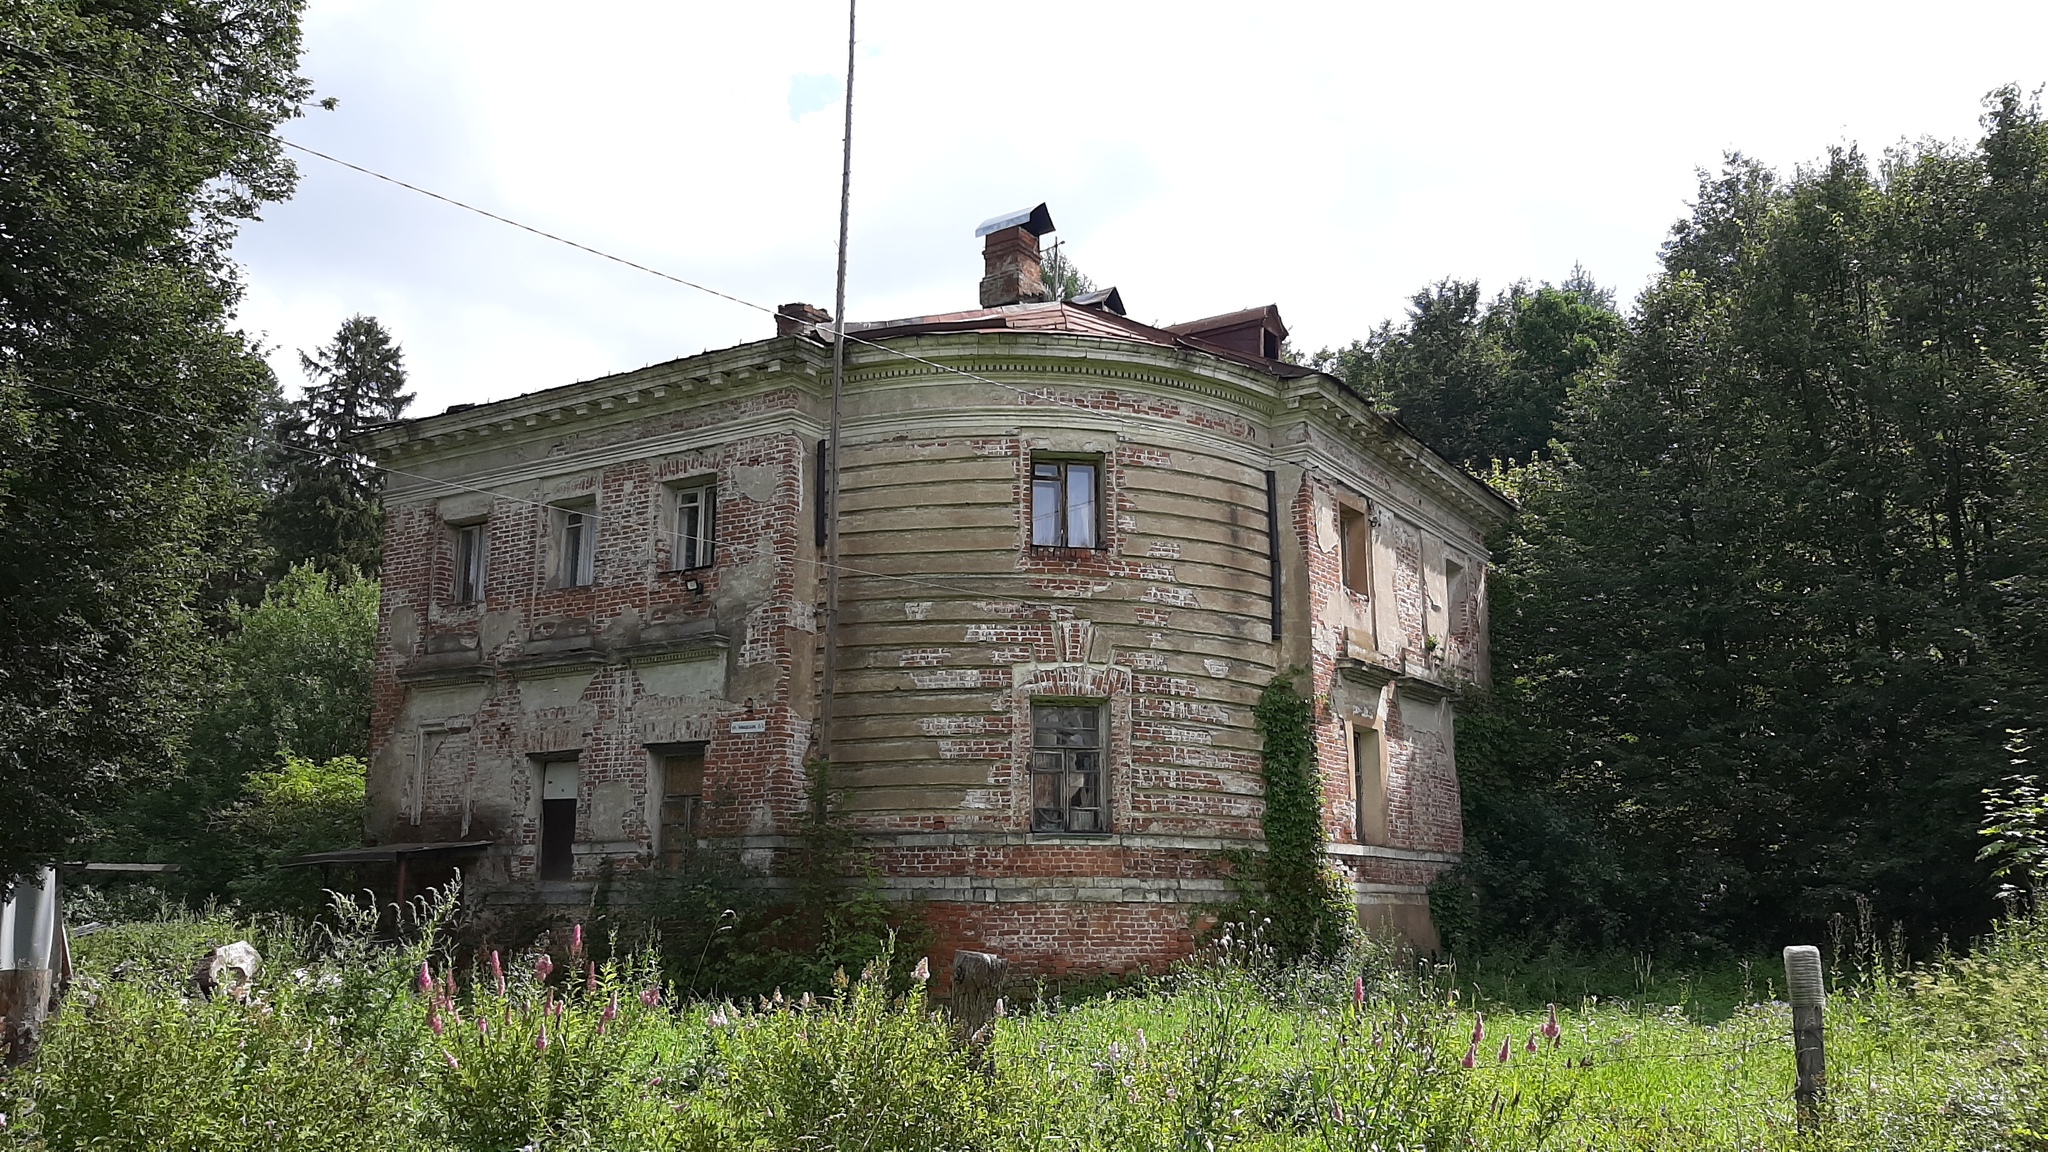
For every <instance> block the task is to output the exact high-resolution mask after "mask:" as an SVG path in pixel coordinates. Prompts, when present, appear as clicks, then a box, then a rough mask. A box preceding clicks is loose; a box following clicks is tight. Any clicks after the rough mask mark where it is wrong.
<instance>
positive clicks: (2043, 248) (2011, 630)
mask: <svg viewBox="0 0 2048 1152" xmlns="http://www.w3.org/2000/svg"><path fill="white" fill-rule="evenodd" d="M1983 126H1984V135H1983V138H1982V140H1981V141H1980V142H1978V143H1977V144H1976V145H1975V146H1962V145H1952V144H1944V143H1934V142H1928V143H1923V144H1919V145H1915V146H1911V147H1901V148H1898V149H1895V150H1894V151H1892V152H1889V153H1887V154H1886V155H1885V156H1884V157H1882V158H1881V159H1880V160H1878V161H1876V162H1872V161H1871V160H1870V159H1869V158H1867V157H1865V156H1863V155H1861V154H1859V153H1858V152H1856V151H1853V150H1848V149H1840V150H1836V151H1833V152H1831V153H1829V154H1828V155H1827V156H1826V157H1825V158H1824V159H1823V160H1821V161H1819V162H1817V163H1815V164H1813V165H1812V166H1810V167H1806V168H1802V169H1800V170H1799V171H1797V172H1796V173H1794V174H1793V175H1792V176H1790V177H1789V178H1788V177H1784V176H1782V175H1780V174H1776V173H1773V172H1771V171H1768V170H1766V169H1765V168H1763V167H1762V166H1760V165H1758V164H1756V163H1754V162H1752V161H1749V160H1745V159H1743V158H1742V157H1740V156H1734V157H1730V158H1729V159H1728V160H1727V162H1726V164H1725V166H1724V167H1723V168H1722V169H1721V171H1719V172H1717V173H1714V174H1711V175H1708V176H1704V177H1703V179H1702V181H1701V184H1700V189H1699V196H1698V200H1697V203H1696V204H1695V205H1694V207H1693V210H1692V213H1691V215H1690V216H1689V217H1687V218H1685V219H1683V220H1680V221H1679V222H1678V223H1677V224H1676V226H1675V227H1674V228H1673V229H1672V232H1671V236H1670V239H1669V241H1668V242H1667V243H1666V244H1665V246H1664V250H1663V253H1662V270H1661V272H1660V274H1659V275H1658V276H1657V277H1656V278H1655V280H1654V282H1653V283H1652V284H1651V285H1650V286H1649V287H1648V288H1647V289H1646V290H1644V292H1643V293H1642V294H1641V296H1640V297H1639V298H1638V299H1637V300H1636V301H1635V302H1634V304H1633V305H1632V306H1631V307H1630V308H1629V310H1628V311H1627V313H1626V314H1625V315H1624V314H1619V313H1617V312H1616V311H1615V310H1614V309H1613V307H1612V306H1611V304H1610V303H1609V299H1608V297H1607V296H1605V295H1604V294H1602V293H1601V292H1599V291H1598V290H1597V289H1595V288H1593V287H1592V286H1591V285H1590V284H1589V283H1587V282H1586V279H1585V277H1583V276H1575V277H1574V278H1573V279H1572V280H1569V281H1567V282H1566V283H1565V284H1564V285H1562V286H1559V287H1551V286H1547V285H1546V286H1543V287H1540V288H1535V289H1529V288H1527V287H1524V286H1517V287H1515V288H1512V289H1510V290H1509V291H1507V292H1505V293H1503V294H1501V295H1500V296H1498V297H1496V298H1494V299H1493V300H1491V301H1489V302H1487V303H1485V304H1484V305H1482V304H1481V303H1480V293H1479V290H1478V288H1477V286H1476V285H1472V284H1461V283H1455V282H1445V283H1443V284H1439V285H1436V286H1434V287H1431V288H1429V289H1427V290H1425V291H1423V292H1421V293H1419V294H1417V295H1416V296H1415V297H1414V300H1413V304H1412V306H1411V309H1410V313H1409V316H1408V318H1407V320H1406V322H1405V323H1402V324H1399V325H1393V324H1389V325H1385V326H1382V327H1381V328H1380V329H1379V330H1377V331H1376V332H1374V333H1373V334H1372V336H1371V338H1370V339H1368V340H1365V341H1362V342H1360V343H1357V344H1354V345H1352V346H1351V347H1349V348H1347V349H1344V350H1342V351H1338V352H1326V353H1324V354H1322V356H1321V357H1320V360H1321V362H1322V363H1323V364H1324V365H1325V366H1327V367H1328V368H1329V369H1330V370H1332V371H1335V372H1338V373H1341V374H1342V375H1343V376H1345V378H1347V379H1348V380H1350V381H1351V382H1352V384H1353V385H1354V386H1355V387H1358V388H1360V389H1362V390H1364V391H1366V392H1368V393H1369V394H1370V395H1372V396H1373V397H1375V398H1376V399H1377V400H1378V401H1379V402H1381V403H1383V404H1385V405H1386V406H1387V407H1388V408H1390V409H1391V410H1393V411H1394V412H1396V413H1397V414H1398V416H1399V418H1400V419H1401V420H1402V421H1403V422H1405V423H1406V424H1407V425H1408V426H1409V427H1410V428H1412V429H1413V430H1414V431H1415V432H1416V433H1417V434H1418V435H1419V436H1421V437H1422V438H1424V439H1425V440H1427V441H1429V442H1430V443H1431V444H1433V445H1435V446H1436V447H1437V448H1439V449H1440V450H1441V451H1443V452H1444V453H1445V454H1446V455H1449V456H1451V457H1452V458H1454V459H1457V460H1460V461H1462V462H1464V463H1465V464H1466V465H1468V466H1469V467H1472V468H1474V469H1477V470H1480V471H1481V472H1482V473H1485V474H1490V475H1491V476H1492V478H1493V479H1494V482H1495V483H1497V484H1498V485H1500V486H1501V487H1502V488H1503V489H1505V490H1506V491H1508V492H1509V493H1511V494H1512V495H1513V496H1514V497H1515V498H1516V499H1517V500H1519V501H1520V503H1521V514H1520V516H1519V518H1518V519H1517V521H1516V522H1515V524H1514V525H1513V526H1512V528H1511V529H1510V530H1509V531H1507V532H1506V533H1505V534H1504V535H1502V536H1501V538H1500V539H1498V540H1497V541H1496V542H1495V564H1496V568H1495V571H1494V575H1493V580H1492V596H1493V602H1492V609H1493V618H1492V619H1493V632H1494V643H1495V661H1496V673H1497V676H1498V685H1497V691H1496V692H1495V694H1494V695H1493V697H1492V698H1491V699H1490V700H1486V701H1483V702H1480V706H1479V707H1477V708H1472V709H1468V711H1467V713H1466V715H1465V716H1464V717H1463V718H1462V723H1461V725H1460V730H1459V734H1458V740H1459V745H1460V749H1461V752H1462V755H1461V756H1460V770H1461V774H1462V776H1463V784H1464V790H1465V796H1466V802H1467V824H1468V829H1469V833H1470V836H1471V840H1472V843H1471V849H1472V850H1471V852H1470V855H1469V857H1468V860H1467V862H1466V865H1465V867H1464V868H1463V869H1462V870H1461V872H1460V874H1459V875H1458V876H1456V877H1455V878H1453V880H1452V881H1451V882H1450V883H1449V884H1447V885H1445V886H1444V887H1443V888H1442V889H1440V890H1439V892H1438V893H1437V901H1436V903H1437V908H1438V912H1439V916H1440V918H1441V919H1443V920H1444V921H1446V924H1447V926H1448V927H1451V928H1453V929H1454V930H1456V931H1457V932H1461V933H1463V934H1464V935H1465V936H1466V938H1468V939H1471V938H1474V937H1477V938H1479V939H1486V940H1518V941H1524V942H1531V941H1542V940H1545V939H1553V940H1564V941H1569V942H1572V943H1575V944H1583V945H1594V946H1599V945H1620V944H1626V945H1630V946H1632V947H1638V948H1640V947H1646V946H1648V947H1656V946H1678V947H1684V948H1704V949H1708V950H1713V949H1717V948H1720V947H1723V946H1731V945H1740V944H1753V943H1757V942H1760V941H1763V940H1768V939H1781V938H1783V937H1782V933H1783V932H1784V931H1786V930H1790V929H1795V928H1796V929H1801V930H1807V931H1811V930H1815V929H1818V928H1819V927H1820V924H1819V923H1818V922H1820V921H1823V920H1825V919H1826V918H1828V917H1829V916H1831V915H1833V914H1837V913H1850V914H1864V913H1867V914H1869V915H1872V916H1874V917H1875V918H1877V920H1878V921H1879V922H1880V923H1898V924H1901V925H1903V926H1904V927H1905V928H1906V929H1907V930H1908V932H1909V933H1910V934H1911V935H1912V936H1913V937H1914V938H1915V939H1918V940H1923V941H1932V940H1936V939H1938V938H1939V937H1940V936H1941V935H1942V934H1944V933H1945V934H1948V935H1950V936H1953V937H1958V938H1967V937H1968V936H1969V935H1972V934H1974V933H1976V932H1978V931H1981V930H1982V928H1983V926H1984V925H1985V924H1986V923H1987V922H1988V921H1989V920H1990V918H1991V917H1992V916H1993V915H1994V914H1995V913H1996V911H1997V905H1996V902H1995V898H1994V897H1995V892H1996V891H1997V885H1996V884H1995V882H1994V880H1995V878H1994V877H1993V875H1992V871H1993V869H1992V866H1991V864H1990V863H1989V862H1985V861H1980V860H1979V859H1978V857H1979V854H1980V847H1981V846H1982V844H1983V839H1982V837H1981V835H1980V831H1981V827H1980V826H1981V825H1982V824H1983V822H1984V820H1985V817H1986V812H1987V808H1986V803H1987V790H1990V791H1993V792H1997V793H2003V794H2006V798H2007V799H2013V800H2020V801H2025V799H2026V797H2027V796H2029V795H2031V793H2025V792H2022V793H2017V794H2015V793H2014V791H2013V790H2014V789H2022V790H2023V789H2025V788H2027V787H2028V783H2027V781H2026V780H2025V779H2024V777H2025V775H2026V759H2027V752H2026V750H2027V748H2028V746H2029V745H2030V744H2031V743H2032V741H2033V739H2034V737H2033V733H2035V732H2037V731H2038V730H2039V729H2040V727H2041V725H2042V723H2043V717H2044V714H2043V705H2044V699H2043V689H2044V686H2048V685H2044V681H2048V675H2044V673H2048V612H2044V610H2048V597H2044V593H2048V587H2044V583H2043V581H2044V577H2048V486H2044V480H2048V472H2044V468H2048V439H2044V437H2048V426H2044V424H2043V397H2042V390H2041V389H2042V382H2043V380H2044V361H2043V340H2044V337H2048V326H2044V322H2048V311H2044V297H2043V285H2044V283H2048V128H2044V125H2043V122H2042V119H2041V113H2040V109H2039V107H2038V105H2037V104H2034V103H2031V102H2029V101H2027V100H2025V99H2024V98H2023V97H2022V96H2021V94H2020V93H2019V92H2018V91H2016V90H2013V89H2004V90H2000V91H1998V92H1995V93H1993V94H1992V95H1991V96H1990V97H1989V98H1988V100H1987V106H1986V111H1985V114H1984V116H1983ZM2014 777H2020V779H2017V780H2015V779H2012V778H2014ZM1993 799H1994V800H1996V799H1997V797H1993ZM2029 808H2030V806H2029V805H2028V804H2026V803H2018V804H2013V803H2007V804H2004V805H2002V806H1999V807H1997V808H1996V809H1995V810H1996V811H1997V812H1999V813H2001V814H2011V813H2015V812H2018V813H2021V814H2022V815H2021V818H2022V819H2024V818H2025V816H2024V813H2025V812H2026V811H2027V810H2029ZM2007 863H2011V862H2010V861H2008V862H2007ZM2019 871H2020V872H2022V873H2024V871H2025V869H2024V868H2022V869H2019Z"/></svg>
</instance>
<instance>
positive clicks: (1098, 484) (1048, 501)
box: [1031, 457, 1102, 548]
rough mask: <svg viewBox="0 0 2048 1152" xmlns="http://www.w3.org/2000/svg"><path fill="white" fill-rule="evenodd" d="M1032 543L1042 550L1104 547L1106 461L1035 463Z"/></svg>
mask: <svg viewBox="0 0 2048 1152" xmlns="http://www.w3.org/2000/svg"><path fill="white" fill-rule="evenodd" d="M1031 543H1032V545H1033V546H1034V547H1039V548H1100V547H1101V546H1102V462H1101V461H1100V460H1046V459H1040V458H1036V457H1034V458H1033V459H1032V462H1031Z"/></svg>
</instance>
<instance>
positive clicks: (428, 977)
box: [420, 960, 434, 996]
mask: <svg viewBox="0 0 2048 1152" xmlns="http://www.w3.org/2000/svg"><path fill="white" fill-rule="evenodd" d="M433 992H434V970H433V969H431V968H429V967H427V962H426V961H425V960H422V961H420V995H422V996H431V995H433Z"/></svg>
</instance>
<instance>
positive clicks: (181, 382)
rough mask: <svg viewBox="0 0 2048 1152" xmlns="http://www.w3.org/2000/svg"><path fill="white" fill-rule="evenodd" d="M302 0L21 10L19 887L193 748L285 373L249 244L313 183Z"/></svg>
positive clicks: (9, 91)
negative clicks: (213, 585) (304, 161)
mask: <svg viewBox="0 0 2048 1152" xmlns="http://www.w3.org/2000/svg"><path fill="white" fill-rule="evenodd" d="M299 7H300V6H299V4H298V3H297V2H296V0H160V2H157V3H148V4H140V3H137V4H116V3H104V2H97V0H0V13H4V15H0V29H4V32H0V108H5V109H6V114H5V115H4V116H0V158H4V159H0V554H4V555H5V556H6V557H7V561H6V563H5V564H4V565H0V794H5V795H6V796H7V797H8V799H9V805H10V813H9V828H10V830H9V833H8V835H7V836H6V837H4V838H0V877H4V876H7V875H11V874H16V873H18V872H20V871H21V870H23V869H24V868H26V867H29V866H32V865H34V864H36V863H39V862H42V861H45V860H48V859H50V858H51V857H52V856H53V855H54V854H56V853H57V852H59V851H60V850H62V849H63V848H65V847H66V846H67V845H69V844H70V843H71V842H73V841H74V840H75V839H76V838H77V837H78V835H79V834H80V833H81V831H83V830H84V828H85V827H86V824H87V821H88V819H89V818H90V816H91V814H92V813H93V812H94V811H95V810H96V809H99V808H101V807H103V806H104V805H106V804H107V803H109V802H111V801H113V800H115V799H117V798H118V796H119V795H120V792H121V789H122V788H123V787H124V786H126V785H128V784H130V783H131V782H133V781H135V780H137V779H138V778H141V777H144V776H146V775H147V774H149V773H151V772H156V771H161V770H164V769H165V768H167V767H168V766H169V765H170V764H171V763H172V762H173V759H174V753H175V744H176V738H177V733H178V731H179V730H180V727H181V725H180V719H181V717H180V713H181V710H182V709H181V699H180V698H181V695H182V693H181V692H180V686H181V685H183V684H185V683H186V682H187V681H188V680H189V676H190V672H191V662H190V655H191V649H192V647H193V645H192V637H193V636H194V635H195V634H196V633H197V628H196V625H195V620H194V618H193V608H194V605H195V604H196V603H198V602H199V601H200V599H201V597H202V596H203V594H204V593H205V592H206V590H207V588H208V585H209V581H210V579H211V578H212V577H213V576H214V575H215V574H216V572H217V570H218V562H217V561H215V560H214V559H212V558H211V555H210V554H211V553H213V552H215V551H216V550H217V549H216V547H215V546H216V545H217V544H218V543H219V542H220V539H221V537H222V536H223V535H224V534H226V533H229V532H231V531H232V530H233V529H234V524H235V521H236V519H237V517H238V516H239V515H240V511H239V509H240V508H241V505H240V503H239V501H240V497H239V495H238V493H239V491H240V489H239V486H238V478H237V477H236V476H235V475H234V473H233V469H232V468H231V467H230V466H228V464H227V448H228V446H229V445H231V444H232V443H233V442H234V441H235V439H236V437H237V436H238V435H239V434H240V433H241V432H242V431H243V430H245V429H246V428H247V427H248V426H249V424H250V422H251V420H252V418H253V417H254V414H255V409H256V405H257V403H258V402H259V400H260V398H261V397H262V396H263V395H264V394H265V392H266V390H267V389H268V387H269V384H270V374H269V371H268V369H267V368H266V367H265V366H264V364H263V361H262V360H261V359H260V358H259V357H258V356H256V355H255V354H254V353H253V351H252V350H251V348H250V345H249V342H248V340H247V339H246V338H245V337H244V336H243V335H242V334H240V333H239V332H236V331H234V330H232V329H231V328H230V327H229V320H228V318H229V315H230V312H231V310H232V308H233V305H234V303H235V300H236V298H237V294H238V286H237V283H236V280H235V276H234V271H233V267H232V265H231V263H230V261H229V254H228V246H229V243H230V242H231V240H232V239H233V236H234V233H235V227H236V225H237V223H238V222H239V221H241V220H244V219H248V218H250V217H251V216H253V215H254V213H255V211H256V209H257V207H258V205H260V204H261V203H263V202H265V201H270V200H277V199H279V198H281V197H283V196H285V195H287V194H288V193H289V191H290V189H291V186H292V182H293V180H294V178H295V173H294V171H293V168H292V165H291V164H290V163H289V162H288V161H287V160H286V159H285V158H284V156H283V154H282V152H281V150H280V146H279V145H278V143H277V142H276V141H275V140H274V139H272V138H271V137H270V136H268V135H267V130H268V129H269V128H270V127H271V126H272V125H274V124H276V123H278V122H280V121H282V120H284V119H286V118H288V117H290V116H292V115H293V114H295V112H296V111H297V109H298V107H299V106H300V104H301V102H302V101H303V100H304V99H305V98H306V97H307V94H308V89H307V85H306V83H305V81H303V80H302V79H300V78H299V76H298V75H297V74H296V72H295V68H296V65H297V60H298V51H299V28H298V16H299Z"/></svg>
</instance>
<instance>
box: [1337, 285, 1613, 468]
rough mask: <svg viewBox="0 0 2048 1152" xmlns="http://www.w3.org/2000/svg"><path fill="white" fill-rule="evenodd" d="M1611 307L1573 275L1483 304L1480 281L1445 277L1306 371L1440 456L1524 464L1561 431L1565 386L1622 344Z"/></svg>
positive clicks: (1470, 462)
mask: <svg viewBox="0 0 2048 1152" xmlns="http://www.w3.org/2000/svg"><path fill="white" fill-rule="evenodd" d="M1621 333H1622V321H1621V317H1620V316H1619V315H1618V314H1617V313H1616V312H1615V311H1614V301H1613V296H1612V294H1611V293H1608V292H1606V291H1604V290H1602V289H1601V288H1599V286H1598V285H1596V284H1594V283H1593V281H1592V278H1591V277H1590V276H1588V275H1586V273H1585V270H1584V269H1580V268H1575V269H1573V271H1572V276H1571V278H1570V279H1568V280H1566V281H1565V283H1564V285H1563V286H1561V287H1554V286H1552V285H1549V284H1543V285H1539V286H1537V287H1535V288H1531V287H1529V286H1528V285H1527V284H1516V285H1514V286H1512V287H1510V288H1509V289H1508V290H1507V291H1506V292H1503V293H1501V294H1500V295H1498V296H1496V297H1494V298H1493V300H1492V301H1490V302H1488V303H1485V304H1482V303H1481V302H1480V292H1479V285H1478V284H1477V283H1474V282H1470V281H1460V280H1443V281H1440V282H1438V283H1436V284H1434V285H1431V286H1430V287H1428V288H1425V289H1423V290H1422V291H1420V292H1417V293H1416V294H1415V295H1414V296H1413V297H1412V298H1410V300H1409V307H1408V318H1407V321H1406V322H1405V323H1403V324H1401V325H1399V326H1396V325H1395V324H1393V323H1392V322H1388V323H1384V324H1381V325H1380V327H1379V328H1378V329H1376V330H1375V331H1374V332H1373V333H1372V335H1371V336H1369V337H1368V338H1366V339H1365V340H1362V341H1354V342H1352V344H1351V345H1350V346H1348V347H1346V348H1342V349H1337V350H1330V349H1325V350H1323V351H1322V352H1319V353H1317V354H1316V355H1315V357H1314V358H1313V359H1312V363H1313V364H1314V365H1315V366H1316V367H1319V368H1321V369H1323V370H1324V371H1327V372H1331V373H1333V374H1335V375H1337V376H1339V377H1341V378H1342V379H1343V380H1344V381H1345V382H1346V383H1348V384H1350V385H1351V386H1352V387H1353V388H1354V389H1357V390H1358V391H1359V392H1361V393H1363V394H1364V395H1366V396H1368V397H1370V398H1371V399H1373V400H1374V401H1375V402H1377V403H1379V404H1381V405H1384V406H1386V407H1388V408H1391V409H1393V410H1394V412H1395V414H1396V415H1397V417H1398V418H1399V419H1400V420H1401V422H1402V423H1403V424H1404V425H1406V426H1407V427H1408V429H1409V430H1410V431H1412V432H1414V433H1415V434H1416V435H1417V436H1418V437H1420V438H1421V439H1422V440H1423V442H1424V443H1427V444H1428V445H1430V446H1431V447H1433V448H1435V449H1436V450H1437V451H1439V452H1441V453H1443V454H1444V455H1445V456H1447V457H1449V458H1450V459H1452V460H1455V461H1457V462H1459V463H1461V464H1464V465H1465V466H1467V467H1469V468H1473V469H1475V470H1479V471H1484V470H1485V469H1486V468H1488V467H1489V466H1490V465H1491V463H1492V462H1493V461H1495V460H1504V461H1520V462H1522V463H1527V462H1529V461H1530V460H1533V459H1535V458H1536V457H1537V456H1538V455H1539V454H1541V453H1543V452H1544V451H1546V450H1547V448H1548V446H1549V444H1550V441H1551V439H1552V437H1554V436H1555V435H1556V433H1557V428H1558V421H1559V418H1560V416H1561V415H1562V413H1563V411H1564V407H1565V402H1566V396H1567V393H1568V392H1569V390H1570V387H1571V383H1572V381H1574V380H1575V379H1577V378H1578V377H1580V376H1581V375H1582V374H1584V373H1586V372H1588V371H1590V370H1591V369H1593V368H1594V367H1595V366H1597V365H1598V364H1599V363H1600V362H1601V361H1602V358H1603V357H1605V356H1606V355H1607V354H1608V353H1610V352H1611V351H1612V350H1613V349H1614V347H1615V346H1616V344H1617V343H1618V342H1619V340H1620V338H1621Z"/></svg>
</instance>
